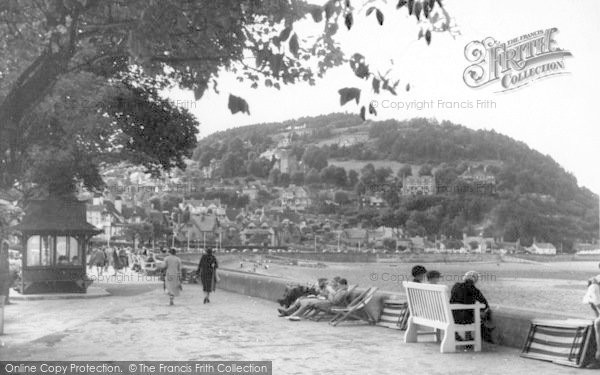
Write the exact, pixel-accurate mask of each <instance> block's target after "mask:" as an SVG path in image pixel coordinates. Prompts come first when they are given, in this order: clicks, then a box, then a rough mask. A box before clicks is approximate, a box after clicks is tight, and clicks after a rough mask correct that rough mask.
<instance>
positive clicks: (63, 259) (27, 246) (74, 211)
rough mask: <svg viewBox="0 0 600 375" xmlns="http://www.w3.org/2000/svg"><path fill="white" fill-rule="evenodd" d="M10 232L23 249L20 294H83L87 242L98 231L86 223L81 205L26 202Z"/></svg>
mask: <svg viewBox="0 0 600 375" xmlns="http://www.w3.org/2000/svg"><path fill="white" fill-rule="evenodd" d="M14 229H16V230H18V231H19V232H21V243H22V245H23V268H22V278H21V280H20V282H19V285H18V288H19V290H20V292H21V293H22V294H35V293H85V292H86V290H87V287H88V286H89V285H90V284H91V280H90V279H88V278H87V275H86V261H85V260H86V253H87V247H88V242H89V240H90V238H91V237H92V236H93V235H95V234H98V233H99V232H100V230H98V229H97V228H96V227H94V226H93V225H91V224H89V223H88V222H87V220H86V208H85V202H80V201H77V200H60V199H49V200H36V201H30V202H29V204H28V205H27V207H26V208H25V216H24V217H23V220H22V221H21V223H20V224H19V225H17V226H15V227H14Z"/></svg>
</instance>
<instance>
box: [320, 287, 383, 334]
mask: <svg viewBox="0 0 600 375" xmlns="http://www.w3.org/2000/svg"><path fill="white" fill-rule="evenodd" d="M377 290H378V288H377V287H370V288H368V289H366V290H365V291H363V292H362V293H361V294H359V295H358V296H357V297H356V298H354V300H353V301H352V302H350V304H349V305H348V306H346V307H332V308H331V311H332V312H333V313H335V314H336V315H335V316H334V317H333V319H331V320H330V321H329V324H331V325H332V326H334V327H335V326H337V325H338V324H340V323H341V322H343V321H345V320H348V319H356V320H363V321H366V322H368V323H369V324H375V323H376V319H375V318H374V317H373V316H372V315H371V314H369V312H368V311H367V310H366V306H367V304H368V303H369V302H370V301H371V299H373V296H374V295H375V292H377Z"/></svg>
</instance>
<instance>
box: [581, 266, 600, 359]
mask: <svg viewBox="0 0 600 375" xmlns="http://www.w3.org/2000/svg"><path fill="white" fill-rule="evenodd" d="M583 303H585V304H589V305H590V306H591V307H592V310H594V314H595V315H596V318H595V319H594V332H595V334H596V355H595V357H596V361H600V345H599V344H598V343H600V275H598V276H596V277H592V278H591V279H590V280H589V281H588V288H587V291H586V293H585V296H583Z"/></svg>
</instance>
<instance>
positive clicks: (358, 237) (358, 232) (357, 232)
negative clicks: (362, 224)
mask: <svg viewBox="0 0 600 375" xmlns="http://www.w3.org/2000/svg"><path fill="white" fill-rule="evenodd" d="M340 240H341V241H342V242H343V243H344V244H346V246H349V247H353V248H358V249H361V248H364V247H365V246H366V245H367V244H368V242H369V232H368V231H367V230H366V229H362V228H350V229H344V231H343V232H342V235H341V238H340Z"/></svg>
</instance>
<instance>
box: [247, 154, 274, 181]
mask: <svg viewBox="0 0 600 375" xmlns="http://www.w3.org/2000/svg"><path fill="white" fill-rule="evenodd" d="M270 170H271V162H270V161H269V160H267V159H265V158H258V159H253V160H250V161H249V162H248V168H247V172H248V174H251V175H253V176H256V177H259V178H267V177H268V176H269V171H270Z"/></svg>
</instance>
